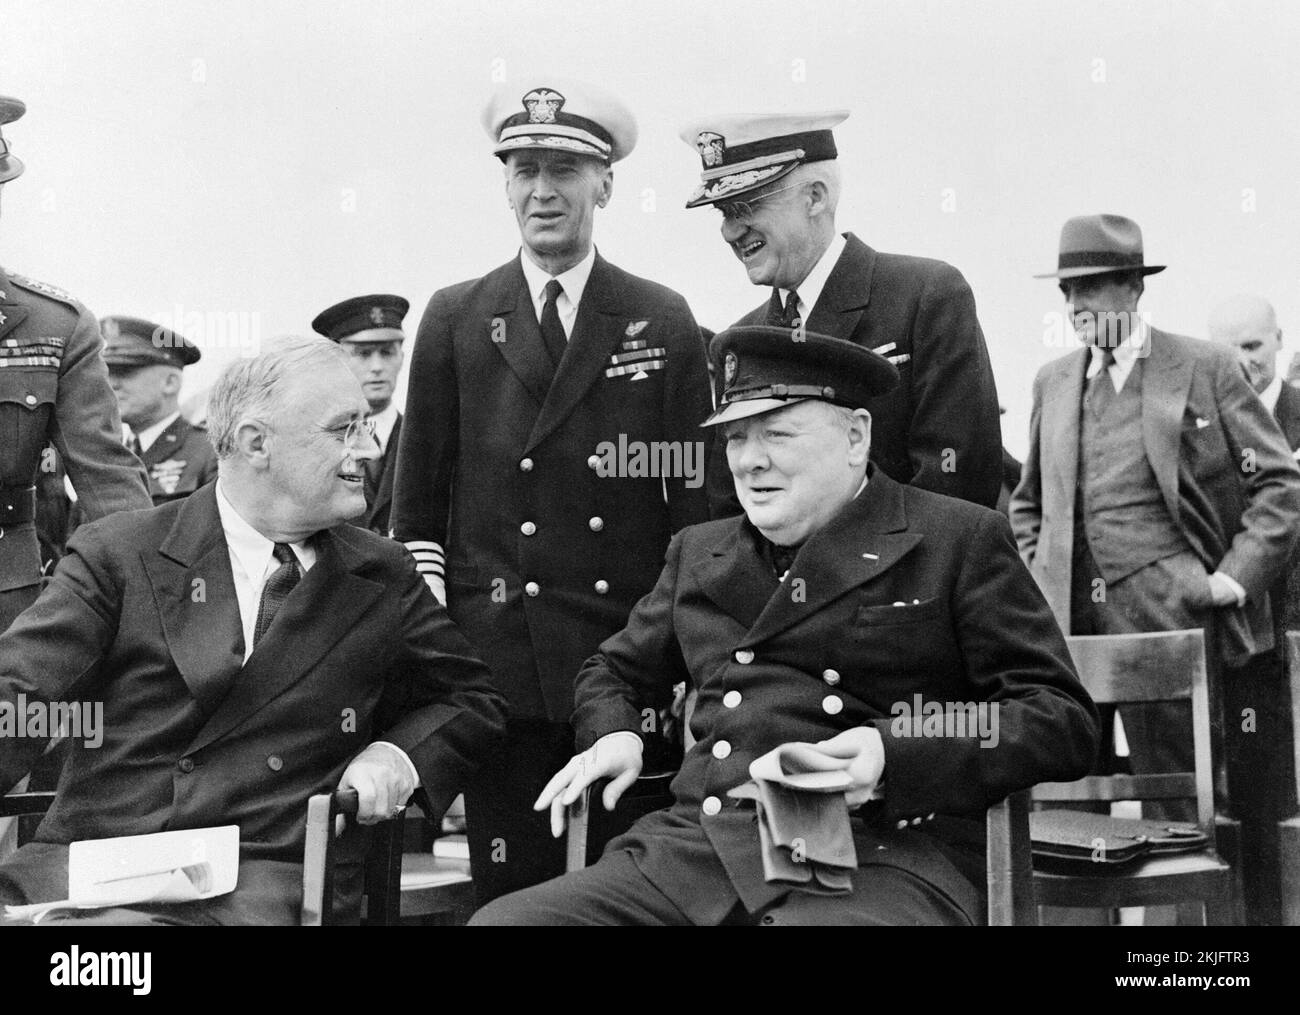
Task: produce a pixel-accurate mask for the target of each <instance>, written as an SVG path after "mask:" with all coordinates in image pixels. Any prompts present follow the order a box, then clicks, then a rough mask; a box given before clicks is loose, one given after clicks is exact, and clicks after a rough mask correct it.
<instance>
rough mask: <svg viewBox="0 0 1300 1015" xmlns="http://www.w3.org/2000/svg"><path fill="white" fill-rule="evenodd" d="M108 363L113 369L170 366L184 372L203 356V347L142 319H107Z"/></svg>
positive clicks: (104, 322)
mask: <svg viewBox="0 0 1300 1015" xmlns="http://www.w3.org/2000/svg"><path fill="white" fill-rule="evenodd" d="M99 330H100V331H101V332H102V333H103V335H104V362H105V363H107V364H108V366H109V367H110V368H116V369H119V370H133V369H135V368H136V367H151V366H169V367H180V368H181V369H184V368H185V367H187V366H189V365H190V364H192V363H197V362H198V361H199V359H200V357H201V356H202V354H201V353H200V352H199V347H198V346H197V345H195V344H194V343H193V342H191V341H190V340H189V339H187V338H185V337H184V336H182V335H178V334H176V332H174V331H172V330H171V329H170V328H164V327H163V326H162V325H160V324H154V323H153V322H152V321H146V320H144V319H143V318H140V317H105V318H104V319H103V320H102V321H100V322H99Z"/></svg>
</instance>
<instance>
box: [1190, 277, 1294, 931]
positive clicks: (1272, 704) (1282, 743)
mask: <svg viewBox="0 0 1300 1015" xmlns="http://www.w3.org/2000/svg"><path fill="white" fill-rule="evenodd" d="M1209 335H1210V339H1211V340H1212V341H1215V342H1219V343H1220V344H1222V345H1225V346H1228V347H1229V348H1231V349H1232V350H1234V351H1235V352H1236V354H1237V357H1238V359H1239V360H1240V361H1241V365H1242V368H1243V369H1244V370H1245V371H1246V378H1247V379H1248V380H1249V381H1250V386H1251V387H1252V388H1254V389H1255V393H1256V394H1257V395H1259V400H1260V401H1261V402H1263V403H1264V408H1266V409H1268V410H1269V411H1270V412H1272V414H1273V418H1274V419H1276V420H1277V423H1278V426H1280V427H1281V428H1282V433H1283V435H1284V436H1285V437H1286V442H1287V445H1288V446H1289V447H1290V448H1291V453H1292V454H1293V455H1295V454H1296V453H1297V450H1298V449H1300V390H1298V389H1296V388H1294V387H1292V386H1291V385H1290V384H1287V383H1285V382H1284V381H1283V379H1282V376H1281V375H1280V374H1279V373H1278V370H1277V356H1278V353H1279V352H1280V351H1281V348H1282V329H1281V328H1279V327H1278V325H1277V314H1276V312H1275V311H1274V310H1273V307H1272V305H1271V304H1270V303H1269V302H1268V301H1267V300H1265V299H1262V298H1261V297H1259V296H1244V295H1243V296H1234V297H1232V298H1230V299H1227V300H1225V301H1223V302H1222V303H1220V304H1219V305H1218V306H1217V307H1215V308H1214V309H1213V310H1212V311H1211V312H1210V321H1209ZM1269 598H1270V600H1271V602H1272V606H1273V636H1274V640H1275V642H1276V644H1275V645H1274V646H1273V650H1272V651H1271V652H1266V653H1261V654H1260V655H1258V656H1256V657H1254V658H1253V659H1251V660H1250V661H1249V662H1247V663H1246V664H1245V665H1244V666H1241V667H1239V668H1237V669H1235V670H1233V671H1231V672H1230V673H1229V674H1228V675H1227V677H1226V679H1225V680H1224V688H1223V689H1224V713H1225V714H1226V715H1227V717H1228V722H1227V724H1226V726H1225V734H1226V737H1225V739H1226V741H1227V750H1228V779H1229V793H1230V796H1231V799H1232V805H1233V815H1234V816H1235V817H1237V818H1238V819H1239V820H1240V821H1241V833H1242V850H1241V853H1242V860H1243V872H1242V873H1243V882H1244V888H1245V896H1246V899H1245V902H1246V919H1247V921H1248V922H1250V923H1252V924H1262V925H1266V926H1270V925H1271V926H1275V925H1277V924H1278V923H1279V922H1280V921H1281V917H1282V888H1283V884H1282V881H1283V878H1282V874H1281V871H1280V866H1279V865H1280V862H1281V851H1282V850H1283V849H1284V848H1285V847H1284V846H1283V844H1282V843H1280V842H1279V840H1278V821H1280V820H1283V819H1286V818H1289V817H1291V816H1292V815H1293V814H1294V813H1295V811H1296V789H1295V731H1294V729H1293V728H1292V720H1291V688H1290V679H1289V675H1288V673H1287V669H1286V667H1287V658H1286V656H1287V653H1286V639H1285V637H1284V635H1285V632H1286V631H1288V630H1291V631H1294V630H1297V629H1300V563H1298V562H1297V558H1296V554H1294V553H1293V554H1292V556H1291V561H1290V563H1289V564H1288V566H1287V568H1286V570H1285V573H1284V574H1283V575H1282V576H1281V577H1280V578H1279V579H1278V580H1277V581H1276V582H1274V584H1273V588H1272V589H1271V590H1270V593H1269Z"/></svg>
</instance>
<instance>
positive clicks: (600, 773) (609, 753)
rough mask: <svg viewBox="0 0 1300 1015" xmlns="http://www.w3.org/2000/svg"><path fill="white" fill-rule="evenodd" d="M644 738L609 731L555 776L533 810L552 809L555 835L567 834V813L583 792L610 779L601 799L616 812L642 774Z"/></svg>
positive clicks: (574, 757) (629, 733)
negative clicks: (627, 790)
mask: <svg viewBox="0 0 1300 1015" xmlns="http://www.w3.org/2000/svg"><path fill="white" fill-rule="evenodd" d="M642 750H643V748H642V746H641V738H640V737H639V736H637V735H636V734H635V733H632V732H620V733H608V734H606V735H605V736H603V737H601V738H600V739H599V740H597V741H596V742H595V743H594V744H592V745H591V747H589V748H588V749H587V750H585V751H583V752H582V753H581V754H575V755H574V756H573V757H572V758H570V759H569V763H568V764H567V765H565V766H564V767H563V768H562V769H560V770H559V771H558V772H556V773H555V775H553V776H551V781H550V782H548V783H547V784H546V788H545V789H543V790H542V794H541V796H539V797H538V798H537V802H536V803H535V804H533V810H535V811H543V810H545V809H546V808H547V807H549V808H550V809H551V834H552V835H554V836H555V837H556V838H557V839H558V838H559V837H560V836H561V835H563V834H564V812H565V811H566V810H567V809H568V807H569V805H570V804H571V803H573V801H575V800H577V799H578V797H579V796H581V795H582V791H583V790H584V789H586V788H587V787H588V786H590V785H591V784H592V783H593V782H595V781H596V780H597V779H609V780H610V784H609V785H608V786H606V787H605V792H604V793H602V794H601V799H602V800H603V801H604V803H605V810H607V811H612V810H613V809H614V805H615V804H617V803H618V798H619V797H621V796H622V795H623V791H624V790H626V789H627V788H628V787H629V786H631V785H632V783H634V782H636V777H637V776H638V775H640V774H641V752H642Z"/></svg>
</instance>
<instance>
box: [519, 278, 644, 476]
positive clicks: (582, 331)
mask: <svg viewBox="0 0 1300 1015" xmlns="http://www.w3.org/2000/svg"><path fill="white" fill-rule="evenodd" d="M520 273H521V274H522V271H521V272H520ZM610 274H611V272H610V267H609V263H608V262H607V261H606V260H605V259H604V258H603V257H601V256H600V255H599V254H597V255H596V263H595V264H594V265H593V266H592V269H591V277H590V278H589V279H588V280H587V287H586V288H585V289H584V290H583V293H582V303H581V304H580V305H579V306H578V316H577V318H576V319H575V320H574V322H573V334H572V335H570V336H569V346H568V348H567V349H566V350H565V353H564V359H563V360H561V362H560V368H559V370H558V371H556V374H555V380H554V381H553V382H552V383H551V387H550V390H549V391H548V392H547V395H546V401H545V403H543V405H542V411H541V414H540V415H539V416H538V417H537V422H535V423H534V424H533V432H532V433H531V434H530V435H529V437H528V450H530V451H531V450H532V449H533V448H535V447H537V445H538V444H540V443H541V442H542V441H544V440H545V439H546V438H547V437H548V436H550V435H551V433H553V432H554V431H555V429H556V428H557V427H558V426H559V425H560V424H561V423H563V422H564V421H565V419H567V418H568V416H569V414H570V413H571V412H573V409H574V407H575V406H576V405H577V404H578V403H579V402H580V401H582V398H583V396H584V395H586V394H587V391H588V390H589V389H590V388H591V386H592V385H593V384H594V383H595V382H596V380H597V379H598V378H599V377H600V375H601V373H602V372H603V370H604V369H605V367H606V366H607V365H608V364H609V358H610V356H612V355H613V354H614V351H615V349H616V347H617V346H618V343H619V341H620V340H621V339H622V338H623V333H624V328H625V326H626V323H627V322H626V320H625V319H624V315H623V314H622V312H621V308H620V306H619V301H618V297H617V294H616V293H615V292H613V291H612V290H613V285H612V280H611V278H610Z"/></svg>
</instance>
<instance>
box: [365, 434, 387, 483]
mask: <svg viewBox="0 0 1300 1015" xmlns="http://www.w3.org/2000/svg"><path fill="white" fill-rule="evenodd" d="M375 443H376V444H378V443H379V437H378V436H376V437H375ZM363 468H364V469H365V470H366V485H367V486H368V487H370V488H371V492H376V491H378V490H379V480H380V479H381V478H382V477H383V475H384V450H383V448H382V447H381V448H380V449H379V454H378V455H376V456H375V457H374V458H367V459H366V463H365V465H364V466H363Z"/></svg>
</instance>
